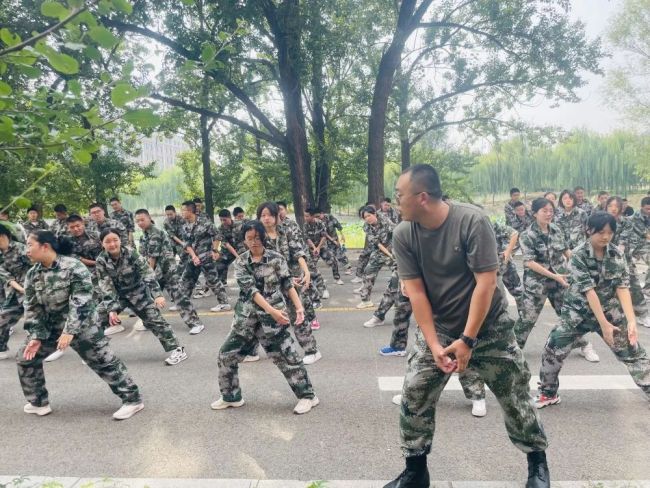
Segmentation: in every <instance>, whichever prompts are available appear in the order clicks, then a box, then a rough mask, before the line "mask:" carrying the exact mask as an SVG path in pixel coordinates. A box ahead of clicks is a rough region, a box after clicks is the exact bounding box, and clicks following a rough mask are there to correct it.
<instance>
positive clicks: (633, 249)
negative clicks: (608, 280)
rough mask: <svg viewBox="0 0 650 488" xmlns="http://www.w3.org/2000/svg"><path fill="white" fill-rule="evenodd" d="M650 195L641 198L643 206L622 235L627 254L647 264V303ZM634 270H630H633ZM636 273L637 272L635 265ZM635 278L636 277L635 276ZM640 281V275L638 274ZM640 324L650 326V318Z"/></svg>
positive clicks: (649, 293)
mask: <svg viewBox="0 0 650 488" xmlns="http://www.w3.org/2000/svg"><path fill="white" fill-rule="evenodd" d="M649 239H650V197H644V198H643V199H642V200H641V207H640V208H639V210H638V211H636V212H634V214H633V215H632V216H631V217H630V218H629V219H628V226H627V230H626V232H625V235H623V236H622V237H621V240H622V241H623V243H624V244H623V245H624V246H625V252H626V254H629V255H630V256H631V257H632V260H634V261H640V262H642V263H644V264H645V265H646V266H647V271H646V275H645V280H644V285H643V295H644V296H645V299H646V303H647V301H648V300H650V240H649ZM631 271H632V270H630V272H631ZM635 273H637V270H636V267H635ZM633 279H635V278H633ZM636 279H637V281H638V275H637V276H636ZM640 324H641V325H643V326H644V327H650V320H642V321H640Z"/></svg>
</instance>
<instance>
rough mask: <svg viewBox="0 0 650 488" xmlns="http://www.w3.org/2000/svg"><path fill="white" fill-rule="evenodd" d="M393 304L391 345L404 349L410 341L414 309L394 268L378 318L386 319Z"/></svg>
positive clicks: (376, 312) (376, 313)
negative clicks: (403, 291)
mask: <svg viewBox="0 0 650 488" xmlns="http://www.w3.org/2000/svg"><path fill="white" fill-rule="evenodd" d="M393 305H395V314H394V316H393V333H392V335H391V338H390V347H392V348H393V349H399V350H404V349H406V345H407V343H408V331H409V321H410V318H411V314H412V312H413V309H412V308H411V301H410V300H409V299H408V298H406V297H405V296H404V295H402V291H401V290H400V286H399V276H398V275H397V270H396V269H394V270H393V273H392V274H391V276H390V279H389V280H388V286H387V287H386V291H384V296H383V297H382V299H381V303H380V304H379V308H378V309H377V310H376V311H375V314H374V315H375V316H376V317H377V318H378V319H381V320H384V319H385V318H386V313H388V310H390V308H391V307H392V306H393Z"/></svg>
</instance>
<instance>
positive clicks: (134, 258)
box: [97, 247, 162, 312]
mask: <svg viewBox="0 0 650 488" xmlns="http://www.w3.org/2000/svg"><path fill="white" fill-rule="evenodd" d="M97 275H98V278H99V290H100V292H101V296H102V302H103V304H104V306H105V307H106V309H107V310H108V311H109V312H117V311H119V310H120V309H121V307H120V303H119V298H121V297H128V296H129V295H135V294H143V295H144V296H146V297H148V296H151V297H152V298H158V297H160V296H162V290H161V289H160V285H159V284H158V281H157V280H156V275H155V273H154V272H153V270H152V269H151V268H150V267H149V264H148V263H147V261H146V260H145V258H143V257H142V256H141V255H140V254H138V252H137V251H135V250H131V249H129V248H127V247H122V251H121V253H120V256H119V258H118V259H117V261H113V258H111V257H110V256H109V255H108V253H107V252H106V251H102V253H101V254H100V255H99V257H98V258H97Z"/></svg>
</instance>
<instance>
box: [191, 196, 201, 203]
mask: <svg viewBox="0 0 650 488" xmlns="http://www.w3.org/2000/svg"><path fill="white" fill-rule="evenodd" d="M192 201H193V202H194V203H203V200H201V197H194V198H192Z"/></svg>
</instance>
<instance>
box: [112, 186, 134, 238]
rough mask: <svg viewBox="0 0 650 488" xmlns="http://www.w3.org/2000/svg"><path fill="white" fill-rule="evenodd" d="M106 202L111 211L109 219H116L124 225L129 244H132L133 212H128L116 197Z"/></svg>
mask: <svg viewBox="0 0 650 488" xmlns="http://www.w3.org/2000/svg"><path fill="white" fill-rule="evenodd" d="M108 203H109V204H110V206H111V208H112V209H113V212H111V219H113V220H116V221H117V222H119V223H120V224H122V225H123V226H124V228H125V229H126V232H127V233H128V238H129V242H128V244H129V246H133V243H134V242H133V233H134V232H135V221H134V220H133V213H132V212H129V211H128V210H126V209H125V208H124V207H123V206H122V202H120V199H119V198H117V197H113V198H111V199H110V200H109V201H108Z"/></svg>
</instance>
